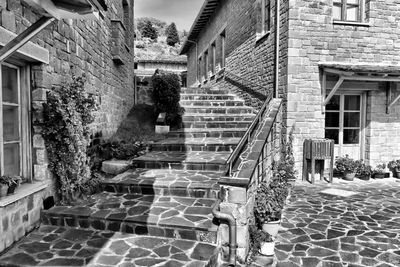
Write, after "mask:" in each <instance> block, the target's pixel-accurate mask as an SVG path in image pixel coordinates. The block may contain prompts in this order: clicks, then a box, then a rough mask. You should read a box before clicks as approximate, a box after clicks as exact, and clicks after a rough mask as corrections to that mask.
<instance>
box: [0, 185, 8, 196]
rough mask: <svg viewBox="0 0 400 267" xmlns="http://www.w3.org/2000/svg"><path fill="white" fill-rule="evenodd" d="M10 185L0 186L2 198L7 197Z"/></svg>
mask: <svg viewBox="0 0 400 267" xmlns="http://www.w3.org/2000/svg"><path fill="white" fill-rule="evenodd" d="M7 191H8V185H5V184H0V198H1V197H5V196H7Z"/></svg>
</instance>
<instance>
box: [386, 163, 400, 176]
mask: <svg viewBox="0 0 400 267" xmlns="http://www.w3.org/2000/svg"><path fill="white" fill-rule="evenodd" d="M388 168H389V170H390V171H391V172H392V173H393V177H396V178H399V179H400V159H397V160H392V161H390V162H389V163H388Z"/></svg>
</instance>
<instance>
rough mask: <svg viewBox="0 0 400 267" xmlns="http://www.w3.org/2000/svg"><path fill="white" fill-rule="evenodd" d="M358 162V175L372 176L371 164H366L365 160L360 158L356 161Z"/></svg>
mask: <svg viewBox="0 0 400 267" xmlns="http://www.w3.org/2000/svg"><path fill="white" fill-rule="evenodd" d="M356 163H357V170H356V176H357V177H365V176H370V175H371V174H372V168H371V166H369V165H367V164H365V163H364V161H363V160H358V161H356Z"/></svg>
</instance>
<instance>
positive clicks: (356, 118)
mask: <svg viewBox="0 0 400 267" xmlns="http://www.w3.org/2000/svg"><path fill="white" fill-rule="evenodd" d="M343 126H344V127H353V128H355V127H360V113H359V112H345V113H344V121H343Z"/></svg>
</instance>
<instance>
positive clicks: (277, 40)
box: [274, 0, 281, 98]
mask: <svg viewBox="0 0 400 267" xmlns="http://www.w3.org/2000/svg"><path fill="white" fill-rule="evenodd" d="M280 9H281V3H280V0H276V16H275V17H276V23H275V24H276V26H275V27H276V29H275V92H274V96H275V98H277V97H278V96H279V35H280Z"/></svg>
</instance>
